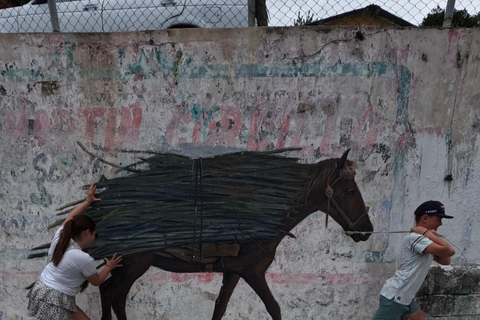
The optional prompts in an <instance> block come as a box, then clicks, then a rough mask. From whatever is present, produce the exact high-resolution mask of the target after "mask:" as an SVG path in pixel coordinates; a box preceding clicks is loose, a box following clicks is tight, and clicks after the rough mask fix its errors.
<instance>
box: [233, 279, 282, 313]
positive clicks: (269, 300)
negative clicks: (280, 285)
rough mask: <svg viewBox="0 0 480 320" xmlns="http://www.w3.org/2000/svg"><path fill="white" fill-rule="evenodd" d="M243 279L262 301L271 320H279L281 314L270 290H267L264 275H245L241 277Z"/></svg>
mask: <svg viewBox="0 0 480 320" xmlns="http://www.w3.org/2000/svg"><path fill="white" fill-rule="evenodd" d="M241 276H242V278H243V279H245V281H246V282H247V283H248V284H249V285H250V287H252V289H253V290H254V291H255V292H256V293H257V294H258V296H259V297H260V299H262V301H263V303H264V304H265V307H266V308H267V311H268V313H269V314H270V316H271V317H272V319H273V320H281V319H282V314H281V312H280V306H279V305H278V303H277V301H276V300H275V298H274V297H273V295H272V292H271V291H270V288H268V284H267V280H265V273H264V272H262V273H259V272H254V273H247V274H242V275H241Z"/></svg>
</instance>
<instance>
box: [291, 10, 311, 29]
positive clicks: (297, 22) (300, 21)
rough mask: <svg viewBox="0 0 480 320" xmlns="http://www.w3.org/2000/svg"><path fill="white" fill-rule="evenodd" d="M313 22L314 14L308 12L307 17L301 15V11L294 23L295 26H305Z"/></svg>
mask: <svg viewBox="0 0 480 320" xmlns="http://www.w3.org/2000/svg"><path fill="white" fill-rule="evenodd" d="M312 21H313V13H311V12H310V10H308V12H307V14H306V16H303V15H301V14H300V11H298V16H297V19H295V20H294V21H293V25H294V26H304V25H306V24H307V23H311V22H312Z"/></svg>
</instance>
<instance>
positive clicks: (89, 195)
mask: <svg viewBox="0 0 480 320" xmlns="http://www.w3.org/2000/svg"><path fill="white" fill-rule="evenodd" d="M95 190H97V186H96V185H94V184H91V185H90V187H88V189H87V201H89V202H90V203H93V202H98V201H102V199H98V198H95Z"/></svg>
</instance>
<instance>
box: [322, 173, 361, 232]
mask: <svg viewBox="0 0 480 320" xmlns="http://www.w3.org/2000/svg"><path fill="white" fill-rule="evenodd" d="M338 181H340V177H338V178H337V179H335V180H334V181H333V182H332V184H330V182H329V178H327V188H326V189H325V195H326V196H327V198H328V203H327V215H326V217H325V228H327V227H328V216H329V215H330V202H332V204H333V206H334V207H335V209H336V210H337V212H338V213H339V215H340V217H341V218H342V220H343V221H344V222H346V223H347V225H348V227H349V228H350V229H352V231H354V230H355V227H356V226H357V225H358V224H359V223H360V222H361V221H362V220H363V218H364V217H363V216H364V215H363V214H362V215H360V216H359V217H358V218H357V219H356V220H355V221H352V220H350V218H349V217H348V216H347V214H346V213H345V211H343V209H342V208H341V207H340V206H339V205H338V203H337V201H336V200H335V197H334V196H333V194H334V190H333V185H335V183H337V182H338Z"/></svg>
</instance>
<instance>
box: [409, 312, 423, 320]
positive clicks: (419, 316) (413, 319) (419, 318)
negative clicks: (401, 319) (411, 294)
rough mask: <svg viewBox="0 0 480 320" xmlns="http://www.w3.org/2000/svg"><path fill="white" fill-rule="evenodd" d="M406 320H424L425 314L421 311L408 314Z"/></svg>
mask: <svg viewBox="0 0 480 320" xmlns="http://www.w3.org/2000/svg"><path fill="white" fill-rule="evenodd" d="M407 319H410V320H425V312H423V311H422V310H418V311H417V312H414V313H410V314H409V315H408V316H407Z"/></svg>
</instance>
